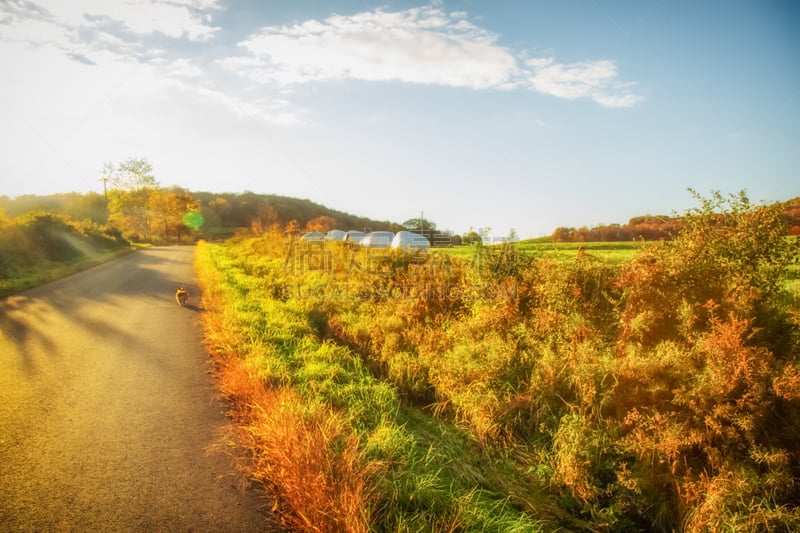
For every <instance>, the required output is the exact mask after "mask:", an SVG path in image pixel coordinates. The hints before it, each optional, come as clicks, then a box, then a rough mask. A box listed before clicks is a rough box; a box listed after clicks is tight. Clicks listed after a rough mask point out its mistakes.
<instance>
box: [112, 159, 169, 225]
mask: <svg viewBox="0 0 800 533" xmlns="http://www.w3.org/2000/svg"><path fill="white" fill-rule="evenodd" d="M100 179H101V181H103V183H104V184H105V183H110V184H111V187H112V188H111V190H109V191H107V192H106V194H107V198H108V220H109V222H110V223H112V224H114V225H115V226H116V227H117V228H119V230H120V231H122V232H123V233H127V235H129V236H130V237H134V238H136V237H138V238H139V239H144V240H150V238H151V235H152V233H151V224H152V213H151V211H150V205H149V204H150V198H151V196H152V195H153V192H154V191H155V190H156V189H157V188H158V182H157V181H156V179H155V177H154V176H153V165H151V164H150V162H149V161H148V160H147V159H144V158H138V159H137V158H130V159H128V160H126V161H123V162H122V163H120V164H119V165H117V166H114V165H113V164H112V163H106V164H105V165H104V166H103V171H102V177H101V178H100Z"/></svg>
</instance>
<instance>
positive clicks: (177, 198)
mask: <svg viewBox="0 0 800 533" xmlns="http://www.w3.org/2000/svg"><path fill="white" fill-rule="evenodd" d="M147 206H148V210H149V212H150V224H151V230H152V233H157V232H160V233H161V237H162V238H163V239H164V240H165V241H166V240H169V239H170V235H174V236H175V239H176V240H180V235H181V231H183V230H184V229H185V224H184V216H185V215H186V214H187V213H190V212H196V211H199V210H200V203H199V202H198V201H197V200H195V199H194V198H192V196H191V195H190V194H189V193H186V192H183V191H177V190H171V191H170V190H166V189H156V190H153V191H152V192H151V193H150V196H149V198H148V201H147Z"/></svg>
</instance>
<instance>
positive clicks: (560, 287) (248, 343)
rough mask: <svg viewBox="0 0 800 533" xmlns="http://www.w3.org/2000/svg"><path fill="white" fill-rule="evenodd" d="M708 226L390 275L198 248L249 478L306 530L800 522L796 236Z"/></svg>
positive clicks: (478, 253)
mask: <svg viewBox="0 0 800 533" xmlns="http://www.w3.org/2000/svg"><path fill="white" fill-rule="evenodd" d="M737 212H738V211H737ZM707 218H708V220H706V221H705V223H706V225H703V224H702V223H703V220H705V219H701V220H700V221H699V222H698V227H699V229H700V231H695V232H689V233H687V234H685V235H681V236H680V237H679V240H677V241H676V242H671V243H666V244H663V245H658V246H653V247H648V248H647V249H646V250H644V251H643V252H641V253H639V254H638V255H637V249H638V247H639V246H640V245H639V244H638V243H583V244H578V243H575V244H553V243H541V242H523V243H519V244H517V245H515V246H513V247H502V246H500V247H486V248H479V247H464V248H462V249H455V250H447V251H441V250H436V251H434V253H435V254H436V255H435V256H434V257H433V258H432V260H431V261H428V262H427V263H425V264H423V265H419V264H408V263H406V264H404V263H403V262H402V261H401V260H400V258H398V257H394V256H390V257H388V258H387V259H385V260H384V261H383V262H381V263H380V264H379V265H377V266H376V267H375V268H374V269H373V270H370V268H369V267H368V266H366V265H359V266H360V267H361V268H349V267H351V266H352V264H350V263H348V260H347V259H348V257H347V254H346V253H345V250H339V249H338V248H331V249H326V250H325V253H326V254H327V255H324V257H327V258H329V259H331V260H332V264H331V265H329V266H330V268H324V269H322V268H319V267H318V265H317V266H316V267H315V265H314V264H312V263H311V262H310V261H307V260H308V259H310V258H313V257H317V255H321V253H322V251H321V250H317V251H315V253H316V254H317V255H315V256H313V257H312V255H310V252H308V253H307V254H306V255H302V254H301V255H298V256H296V257H295V259H296V262H294V263H291V262H288V261H287V260H286V259H287V255H286V254H287V250H285V249H284V248H283V244H285V243H282V242H281V240H280V239H279V238H273V237H270V236H265V237H261V238H256V239H240V240H238V241H236V242H231V243H227V244H225V245H216V244H215V245H211V244H202V245H201V246H199V247H198V255H197V265H198V272H199V276H200V279H201V282H202V284H203V286H204V294H205V296H204V298H206V301H205V302H204V303H205V304H206V305H205V307H206V308H207V309H208V312H207V313H205V314H204V317H203V318H204V320H205V322H206V335H207V339H208V344H209V348H210V350H211V352H212V353H213V354H215V357H216V360H217V361H218V363H217V365H218V367H221V368H223V369H233V370H231V371H224V372H222V374H223V378H222V381H223V383H227V382H230V384H224V385H223V386H222V389H223V391H224V393H225V395H226V396H227V397H229V398H231V399H232V401H234V403H235V404H237V405H239V409H238V410H237V411H236V415H235V416H236V417H237V419H236V421H235V424H234V426H233V429H232V434H233V435H235V437H236V438H235V439H232V442H237V443H238V445H239V446H241V447H243V448H244V449H245V450H246V452H247V453H246V454H244V456H245V457H246V458H247V459H246V461H245V464H243V467H244V468H245V470H247V471H248V472H250V475H251V476H252V477H254V478H256V479H259V480H262V481H264V482H265V483H267V484H269V485H270V486H272V488H273V489H274V491H275V493H276V494H277V495H278V501H279V504H278V505H277V507H276V509H277V510H278V511H279V512H280V513H281V516H283V518H284V521H285V523H286V524H287V526H290V527H291V528H292V529H296V530H300V531H537V530H548V531H552V530H576V531H577V530H608V531H652V530H658V531H675V530H693V531H702V530H707V529H714V528H716V527H717V526H718V525H719V524H722V523H724V522H727V523H741V524H745V523H748V524H758V523H761V522H759V521H762V522H763V524H768V526H767V527H766V529H764V530H771V529H770V528H772V526H773V525H775V526H779V527H777V528H776V529H775V530H781V529H780V528H781V527H784V526H788V525H789V524H795V523H796V521H797V518H798V515H797V513H795V512H794V511H793V510H791V509H790V507H789V505H790V504H791V503H792V502H795V501H797V496H798V493H797V487H796V486H795V485H793V484H792V483H791V482H790V481H789V480H791V479H797V473H798V470H797V467H796V465H794V464H793V463H790V462H788V459H787V458H789V457H791V452H790V450H792V449H793V448H794V442H795V437H796V430H795V429H794V428H796V427H798V426H797V424H798V423H800V418H799V417H798V413H800V408H798V406H797V403H796V402H797V401H798V398H800V393H798V392H797V391H798V390H800V389H798V383H800V382H798V380H797V376H798V375H800V372H798V370H797V368H798V365H797V352H796V351H793V348H792V346H796V337H794V335H795V333H796V331H797V329H796V326H797V322H796V317H797V315H796V305H795V306H790V307H788V308H787V307H785V305H784V304H781V302H780V301H778V300H779V299H780V298H782V297H784V296H785V293H782V292H780V291H776V290H774V287H775V285H774V282H773V281H771V280H774V279H775V278H774V277H769V276H770V275H771V274H774V273H775V272H776V271H774V270H771V268H772V265H774V264H778V263H777V262H773V261H779V262H780V263H779V264H781V265H784V266H785V265H786V261H784V260H783V259H781V257H782V256H781V255H780V253H782V252H781V250H780V249H781V243H780V242H777V244H775V243H774V242H772V241H770V240H769V239H768V237H769V235H767V233H766V232H765V233H764V235H765V236H764V237H753V238H752V239H750V240H747V239H743V238H742V237H741V235H743V234H746V235H749V234H750V232H749V230H748V232H747V233H742V232H736V231H728V232H727V233H726V232H722V233H710V232H707V231H703V230H705V229H708V228H709V227H710V228H713V229H715V230H720V228H721V229H722V230H726V227H721V226H719V225H718V224H717V223H716V222H717V221H718V218H716V217H707ZM755 220H756V221H758V220H759V219H755ZM751 222H752V220H751V219H745V218H743V220H742V224H745V223H751ZM748 227H749V226H748ZM734 228H736V227H734ZM756 229H759V228H756ZM773 240H774V239H773ZM744 245H750V246H751V248H752V249H751V248H748V247H747V246H744ZM301 251H302V250H301ZM776 251H777V252H780V253H775V252H776ZM339 252H341V253H342V255H341V257H339V255H337V254H339ZM465 252H466V253H465ZM459 254H463V255H462V257H463V258H464V260H463V261H462V260H458V259H457V257H458V255H459ZM454 256H455V257H454ZM448 258H449V260H448ZM764 258H768V259H764ZM628 261H630V262H629V263H628V264H625V263H626V262H628ZM790 268H796V267H793V266H790ZM793 272H794V271H790V272H789V274H790V276H789V278H790V279H788V280H786V281H787V283H789V284H790V285H789V286H790V287H791V286H792V285H791V284H793V283H794V282H796V280H795V279H791V278H792V276H791V274H792V273H793ZM756 274H758V275H761V276H763V277H759V276H758V275H756ZM784 279H785V278H784ZM340 284H344V285H346V286H347V287H348V288H349V289H351V290H350V291H349V292H347V293H342V292H341V291H339V290H338V287H339V285H340ZM291 287H295V288H302V289H303V290H287V289H289V288H291ZM441 288H445V289H446V290H444V291H442V290H439V289H441ZM365 289H369V290H365ZM488 289H494V290H488ZM510 289H513V290H510ZM331 291H333V292H331ZM762 291H763V292H762ZM761 294H764V295H768V296H769V298H770V299H769V300H759V298H760V296H759V295H761ZM756 304H757V305H756ZM771 305H774V306H775V307H770V306H771ZM782 310H788V311H790V312H788V313H787V312H783V311H782ZM755 320H758V321H759V322H758V323H759V324H764V326H765V328H764V332H765V333H763V334H759V335H758V336H755V335H754V332H756V331H757V330H755V329H753V328H752V324H753V323H755V322H754V321H755ZM759 329H760V328H759ZM773 333H778V334H779V336H777V337H774V338H773V337H772V334H773ZM759 343H761V344H759ZM792 343H795V344H792ZM773 350H775V351H774V352H773ZM225 374H230V375H231V376H232V377H230V378H224V375H225ZM792 402H794V403H792ZM779 486H780V487H782V488H781V489H780V490H776V487H779ZM754 502H761V503H759V504H758V506H755V505H753V503H754ZM759 506H760V507H759ZM759 509H761V511H759ZM759 513H760V514H759ZM767 519H768V521H765V520H767ZM763 524H762V525H763ZM790 529H791V527H785V528H784V529H783V530H790Z"/></svg>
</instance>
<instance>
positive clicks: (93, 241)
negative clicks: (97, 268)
mask: <svg viewBox="0 0 800 533" xmlns="http://www.w3.org/2000/svg"><path fill="white" fill-rule="evenodd" d="M126 248H128V243H127V242H126V241H125V240H124V239H122V237H121V236H120V234H119V233H118V232H116V231H115V230H114V229H113V228H111V227H108V226H101V225H99V224H98V223H96V222H94V221H92V220H89V219H86V220H84V221H83V222H75V221H73V220H71V219H70V218H69V217H67V216H65V215H57V214H54V213H48V212H44V211H33V212H30V213H28V214H26V215H23V216H19V217H16V218H13V219H10V218H7V217H5V216H3V215H1V214H0V295H6V294H9V293H11V292H14V291H18V290H21V289H24V288H28V287H31V286H34V285H36V284H38V283H42V282H45V281H49V280H52V279H55V278H56V277H59V276H62V275H67V274H69V273H71V272H72V271H73V269H76V268H81V267H83V266H87V265H91V264H93V263H94V261H96V260H99V259H100V258H101V257H102V256H104V255H106V254H109V253H114V252H118V251H121V250H124V249H126Z"/></svg>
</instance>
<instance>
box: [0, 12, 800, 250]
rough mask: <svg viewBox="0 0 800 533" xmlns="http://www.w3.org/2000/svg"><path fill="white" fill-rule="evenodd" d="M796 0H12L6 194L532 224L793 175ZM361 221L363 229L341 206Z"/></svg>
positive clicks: (785, 192)
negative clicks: (187, 199)
mask: <svg viewBox="0 0 800 533" xmlns="http://www.w3.org/2000/svg"><path fill="white" fill-rule="evenodd" d="M798 27H800V7H798V4H796V3H795V2H791V1H787V2H770V1H763V2H762V1H755V0H754V1H751V2H744V1H736V0H726V1H705V2H698V1H667V0H661V1H657V0H636V1H613V2H612V1H603V0H587V1H571V0H559V1H556V0H551V1H539V0H530V1H524V2H523V1H519V2H513V1H504V2H494V1H478V0H472V1H470V0H449V1H433V2H427V3H426V2H407V1H402V2H398V1H391V0H390V1H384V2H370V1H329V2H303V1H294V2H273V1H235V2H234V1H227V0H197V1H190V0H163V1H162V0H129V1H122V0H119V1H111V0H96V1H80V0H79V1H73V2H63V1H61V0H46V1H45V0H0V194H4V195H9V196H17V195H21V194H31V193H32V194H47V193H53V192H69V191H79V192H84V191H89V190H95V191H100V190H101V184H100V181H99V178H100V175H101V170H102V168H103V164H104V163H105V162H107V161H110V162H113V163H118V162H121V161H123V160H125V159H128V158H131V157H144V158H147V159H148V160H149V161H150V162H151V163H152V164H153V166H154V169H155V174H156V179H157V180H158V181H159V182H160V183H161V184H162V185H165V186H169V185H173V184H176V185H180V186H183V187H186V188H188V189H191V190H195V191H213V192H243V191H245V190H249V191H254V192H258V193H274V194H282V195H288V196H296V197H300V198H308V199H310V200H313V201H316V202H319V203H322V204H324V205H327V206H329V207H331V208H334V209H339V210H342V211H346V212H350V213H354V214H358V215H364V216H369V217H373V218H378V219H387V220H393V221H404V220H406V219H409V218H412V217H416V216H419V213H420V212H424V215H425V217H426V218H429V219H431V220H433V221H435V222H437V223H438V225H439V227H440V228H442V229H451V230H453V231H456V232H464V231H468V230H469V229H470V228H475V229H477V228H483V227H490V228H492V230H491V233H492V234H494V235H505V234H507V233H508V232H509V231H510V229H511V228H514V229H515V230H516V232H517V233H518V234H519V235H521V236H522V237H535V236H540V235H547V234H550V233H551V232H552V231H553V230H554V229H555V228H556V227H558V226H583V225H588V226H592V225H596V224H601V223H625V222H626V221H627V220H628V219H629V218H630V217H632V216H636V215H643V214H671V213H673V212H683V211H684V210H685V209H687V208H688V207H692V206H694V204H695V202H694V200H693V199H692V197H691V195H690V194H689V193H688V192H687V188H689V187H691V188H694V189H696V190H697V191H698V192H700V193H701V194H708V193H710V191H712V190H720V191H722V192H723V193H734V192H737V191H739V190H741V189H746V190H747V191H748V194H749V196H750V197H751V199H752V200H755V201H765V202H771V201H780V200H787V199H790V198H793V197H795V196H798V195H800V179H799V177H798V168H799V165H798V163H800V155H798V154H800V32H798V31H797V28H798ZM345 229H346V228H345Z"/></svg>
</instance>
